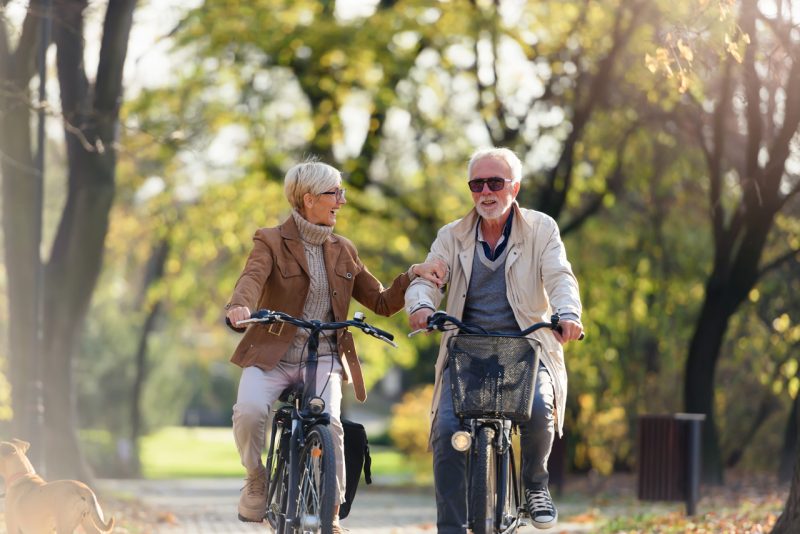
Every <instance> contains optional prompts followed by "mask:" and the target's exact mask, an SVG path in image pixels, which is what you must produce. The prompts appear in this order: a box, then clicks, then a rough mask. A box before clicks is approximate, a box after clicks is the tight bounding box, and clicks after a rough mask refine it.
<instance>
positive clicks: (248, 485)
mask: <svg viewBox="0 0 800 534" xmlns="http://www.w3.org/2000/svg"><path fill="white" fill-rule="evenodd" d="M266 490H267V470H266V468H265V467H264V466H263V465H261V466H259V467H258V469H255V470H253V471H248V472H247V478H246V479H245V483H244V487H243V488H242V494H241V496H240V497H239V520H240V521H247V522H251V523H260V522H261V521H263V520H264V516H265V515H266V514H267V491H266Z"/></svg>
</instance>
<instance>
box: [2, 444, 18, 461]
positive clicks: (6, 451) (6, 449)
mask: <svg viewBox="0 0 800 534" xmlns="http://www.w3.org/2000/svg"><path fill="white" fill-rule="evenodd" d="M16 452H17V448H16V447H15V446H14V444H13V443H10V442H8V441H3V442H1V443H0V456H2V457H3V458H5V457H6V456H10V455H12V454H14V453H16Z"/></svg>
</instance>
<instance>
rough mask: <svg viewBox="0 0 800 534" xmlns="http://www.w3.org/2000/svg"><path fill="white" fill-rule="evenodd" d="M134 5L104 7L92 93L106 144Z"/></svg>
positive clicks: (129, 0)
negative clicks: (95, 76) (98, 59)
mask: <svg viewBox="0 0 800 534" xmlns="http://www.w3.org/2000/svg"><path fill="white" fill-rule="evenodd" d="M135 7H136V0H117V1H114V2H109V3H108V9H107V10H106V17H105V22H104V24H103V40H102V44H101V47H100V61H99V63H98V65H97V81H96V82H95V94H94V109H95V111H96V112H97V114H98V116H99V122H100V124H99V128H100V138H101V139H102V140H103V141H104V142H105V143H109V142H110V141H112V140H113V135H114V132H113V128H112V124H114V123H115V122H116V118H117V115H118V112H119V107H120V104H121V102H122V71H123V67H124V66H125V57H126V55H127V53H128V38H129V37H130V33H131V25H132V24H133V10H134V8H135Z"/></svg>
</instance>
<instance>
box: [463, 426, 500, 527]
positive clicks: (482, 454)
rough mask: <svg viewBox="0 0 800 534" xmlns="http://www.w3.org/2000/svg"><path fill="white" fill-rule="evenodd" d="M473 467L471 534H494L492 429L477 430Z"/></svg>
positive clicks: (494, 475) (494, 469)
mask: <svg viewBox="0 0 800 534" xmlns="http://www.w3.org/2000/svg"><path fill="white" fill-rule="evenodd" d="M475 447H476V448H475V454H476V457H475V467H474V471H473V478H472V499H471V502H470V505H471V506H472V510H473V514H472V517H473V525H472V532H473V533H474V534H492V533H494V532H495V529H494V525H495V516H496V513H495V508H496V503H497V487H496V486H497V484H496V483H497V461H496V460H497V458H496V455H495V453H494V429H493V428H492V427H488V426H484V427H481V428H480V429H479V430H478V439H477V443H476V445H475Z"/></svg>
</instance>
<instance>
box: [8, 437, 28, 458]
mask: <svg viewBox="0 0 800 534" xmlns="http://www.w3.org/2000/svg"><path fill="white" fill-rule="evenodd" d="M11 441H12V442H13V443H14V445H16V446H17V448H18V449H19V450H20V451H21V452H22V454H25V453H26V452H28V449H30V448H31V444H30V443H28V442H27V441H22V440H21V439H17V438H14V439H12V440H11Z"/></svg>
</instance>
